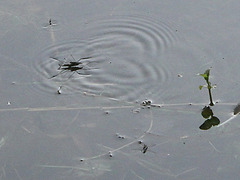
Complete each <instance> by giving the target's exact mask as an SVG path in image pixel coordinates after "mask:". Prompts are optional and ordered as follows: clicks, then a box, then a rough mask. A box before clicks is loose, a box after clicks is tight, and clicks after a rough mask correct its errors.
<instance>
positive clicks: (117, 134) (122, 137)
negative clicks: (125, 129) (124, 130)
mask: <svg viewBox="0 0 240 180" xmlns="http://www.w3.org/2000/svg"><path fill="white" fill-rule="evenodd" d="M116 136H117V137H118V138H119V139H125V136H123V135H120V134H119V133H116Z"/></svg>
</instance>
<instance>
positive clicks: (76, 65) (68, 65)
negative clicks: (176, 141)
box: [49, 55, 96, 80]
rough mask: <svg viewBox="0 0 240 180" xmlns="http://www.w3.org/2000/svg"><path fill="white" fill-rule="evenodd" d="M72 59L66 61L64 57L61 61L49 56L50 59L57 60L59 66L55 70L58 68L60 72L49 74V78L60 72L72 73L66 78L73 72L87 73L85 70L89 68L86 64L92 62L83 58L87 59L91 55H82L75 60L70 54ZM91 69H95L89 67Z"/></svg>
mask: <svg viewBox="0 0 240 180" xmlns="http://www.w3.org/2000/svg"><path fill="white" fill-rule="evenodd" d="M71 57H72V59H73V61H68V60H67V59H65V58H64V61H61V60H59V59H57V58H54V57H51V59H53V60H55V61H58V62H59V64H58V65H59V67H58V68H57V70H59V71H60V72H59V73H57V74H55V75H53V76H51V77H50V78H49V79H52V78H55V77H57V76H59V75H61V74H64V73H67V72H70V73H72V74H71V75H70V76H69V77H68V78H67V80H68V79H70V78H71V77H72V76H73V75H74V74H75V73H77V74H79V75H83V76H84V75H89V74H88V73H86V72H85V71H86V70H90V68H89V66H88V64H90V63H93V62H86V61H84V60H88V59H90V58H92V57H84V58H80V59H78V60H76V59H75V58H74V57H73V56H72V55H71ZM91 69H96V68H91Z"/></svg>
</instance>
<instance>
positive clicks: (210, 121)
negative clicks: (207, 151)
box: [199, 116, 220, 130]
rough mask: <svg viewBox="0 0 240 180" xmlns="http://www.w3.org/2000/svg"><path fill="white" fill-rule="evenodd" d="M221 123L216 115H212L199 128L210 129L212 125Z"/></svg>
mask: <svg viewBox="0 0 240 180" xmlns="http://www.w3.org/2000/svg"><path fill="white" fill-rule="evenodd" d="M219 123H220V120H219V119H218V118H217V117H216V116H212V117H211V118H210V119H207V120H206V121H205V122H204V123H203V124H202V125H201V126H200V127H199V128H200V129H201V130H208V129H210V128H211V127H212V126H216V125H218V124H219Z"/></svg>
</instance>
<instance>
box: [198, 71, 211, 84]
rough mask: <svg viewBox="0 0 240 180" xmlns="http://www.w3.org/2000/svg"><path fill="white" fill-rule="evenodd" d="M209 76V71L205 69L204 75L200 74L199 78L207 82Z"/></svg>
mask: <svg viewBox="0 0 240 180" xmlns="http://www.w3.org/2000/svg"><path fill="white" fill-rule="evenodd" d="M209 75H210V69H207V70H206V71H205V72H204V74H200V76H202V77H204V79H205V80H206V81H207V82H208V80H209Z"/></svg>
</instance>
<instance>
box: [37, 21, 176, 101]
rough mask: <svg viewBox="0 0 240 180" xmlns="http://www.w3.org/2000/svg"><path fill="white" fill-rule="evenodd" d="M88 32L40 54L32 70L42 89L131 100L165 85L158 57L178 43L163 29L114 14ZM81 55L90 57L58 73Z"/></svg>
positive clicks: (164, 67) (162, 68)
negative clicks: (76, 39) (81, 36)
mask: <svg viewBox="0 0 240 180" xmlns="http://www.w3.org/2000/svg"><path fill="white" fill-rule="evenodd" d="M87 32H88V35H89V37H90V38H88V39H87V40H86V41H80V40H79V41H69V42H65V43H62V44H58V45H55V46H52V47H49V48H47V49H46V50H44V51H43V52H42V53H41V54H40V56H39V57H38V61H37V62H36V64H35V69H36V70H37V71H38V74H39V75H40V76H41V77H42V78H43V81H44V83H43V84H42V83H39V88H40V89H41V90H42V91H47V92H54V91H55V92H56V91H57V89H58V87H62V93H64V94H72V93H79V92H80V93H83V92H86V93H91V94H95V95H101V96H104V97H110V98H116V99H123V100H128V101H133V100H136V99H139V97H141V96H142V95H144V94H146V93H149V89H152V88H153V87H154V86H155V84H156V83H157V84H159V83H160V84H161V85H162V87H164V84H165V85H166V84H167V81H168V77H169V76H170V71H169V70H168V69H167V67H166V66H165V63H163V62H161V60H160V56H161V54H162V53H164V50H165V49H167V48H170V47H171V46H172V45H173V44H174V43H175V42H176V41H177V37H175V36H174V31H173V30H171V29H170V28H169V27H168V26H167V25H165V24H157V23H156V22H154V21H149V20H147V19H143V18H137V17H125V16H124V17H122V16H119V17H115V18H111V19H106V20H102V21H97V22H96V23H93V24H91V25H89V27H88V28H87ZM85 57H89V58H87V59H83V60H81V63H82V64H81V66H82V69H80V70H78V71H77V72H75V71H70V70H64V71H61V70H59V66H61V65H62V64H64V63H69V62H73V61H78V60H79V59H80V58H85ZM53 76H54V77H53ZM41 81H42V79H41ZM159 91H160V90H159Z"/></svg>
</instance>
